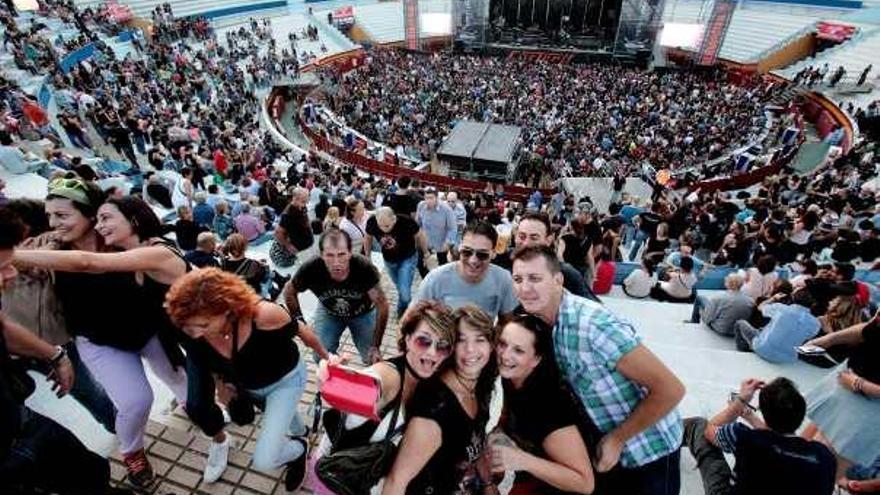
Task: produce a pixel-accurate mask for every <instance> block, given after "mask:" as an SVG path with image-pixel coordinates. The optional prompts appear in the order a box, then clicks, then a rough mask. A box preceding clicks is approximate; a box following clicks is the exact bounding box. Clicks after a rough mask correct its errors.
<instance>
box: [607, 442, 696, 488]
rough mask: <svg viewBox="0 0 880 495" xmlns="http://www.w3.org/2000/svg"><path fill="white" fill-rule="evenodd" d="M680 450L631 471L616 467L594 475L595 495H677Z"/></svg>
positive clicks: (679, 474) (679, 481) (679, 484)
mask: <svg viewBox="0 0 880 495" xmlns="http://www.w3.org/2000/svg"><path fill="white" fill-rule="evenodd" d="M680 457H681V450H680V449H679V450H676V451H675V452H672V453H671V454H669V455H666V456H664V457H661V458H659V459H657V460H655V461H653V462H650V463H648V464H645V465H644V466H638V467H633V468H624V467H621V466H620V465H619V464H618V465H617V466H616V467H615V468H614V469H612V470H611V471H610V472H608V473H602V474H599V475H598V476H597V479H596V487H597V490H596V492H594V494H595V495H617V494H626V495H678V493H679V492H680V490H681V468H680V467H679V461H680Z"/></svg>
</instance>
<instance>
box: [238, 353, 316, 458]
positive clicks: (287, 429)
mask: <svg viewBox="0 0 880 495" xmlns="http://www.w3.org/2000/svg"><path fill="white" fill-rule="evenodd" d="M306 375H307V372H306V365H305V363H304V362H303V360H302V359H300V361H299V364H297V365H296V368H294V369H293V370H291V372H290V373H288V374H287V375H285V376H284V378H282V379H280V380H278V381H277V382H275V383H273V384H271V385H268V386H266V387H263V388H260V389H256V390H248V391H247V394H248V395H250V396H251V397H253V398H254V399H256V400H260V401H265V404H266V405H265V407H264V409H263V423H262V428H261V429H260V434H259V436H258V437H257V445H256V447H255V449H254V456H253V461H254V468H255V469H257V470H260V471H271V470H273V469H277V468H279V467H281V466H283V465H285V464H287V463H288V462H290V461H292V460H294V459H296V458H297V457H299V456H301V455H303V454H304V453H305V452H304V450H303V444H302V443H300V442H298V441H295V440H292V439H290V438H289V437H288V436H287V435H288V434H292V435H294V436H301V435H304V434H305V433H306V428H305V425H304V424H303V422H302V418H300V417H299V400H300V399H301V398H302V394H303V392H304V391H305V389H306Z"/></svg>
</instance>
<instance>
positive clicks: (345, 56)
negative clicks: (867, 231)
mask: <svg viewBox="0 0 880 495" xmlns="http://www.w3.org/2000/svg"><path fill="white" fill-rule="evenodd" d="M365 58H366V54H365V53H364V51H363V50H362V49H356V50H351V51H348V52H344V53H338V54H336V55H332V56H329V57H326V58H324V59H321V60H320V61H318V62H317V63H316V64H315V65H310V66H307V67H305V68H303V70H304V71H309V70H312V69H314V67H315V66H320V67H333V68H334V69H335V70H336V71H338V72H340V73H345V72H348V71H350V70H352V69H354V68H356V67H358V66H360V65H362V64H363V61H364V59H365ZM739 70H742V67H741V66H740V67H739ZM820 98H821V97H820ZM820 98H816V100H819V99H820ZM821 99H822V100H824V98H821ZM270 100H271V101H272V102H273V103H275V104H277V102H278V101H280V100H283V99H272V98H270ZM270 100H267V105H268V104H269V101H270ZM824 103H825V104H822V105H821V106H822V107H823V108H825V109H826V110H827V111H828V114H829V115H830V116H831V117H833V118H834V121H835V122H837V123H838V124H840V125H842V126H843V127H844V131H845V133H846V137H845V139H844V143H843V144H844V150H846V149H848V148H849V143H851V140H852V136H853V131H852V124H851V122H849V119H844V121H843V122H840V121H839V120H837V119H838V117H839V115H840V114H841V111H840V109H838V108H836V106H834V104H833V103H830V102H827V100H825V102H824ZM284 104H285V105H286V104H287V102H284ZM817 104H818V103H817ZM826 105H830V107H832V108H827V107H826ZM834 109H836V112H833V110H834ZM282 110H283V109H282ZM276 111H277V115H280V114H281V110H278V109H276ZM275 124H276V125H278V122H277V120H276V122H275ZM296 124H297V125H298V126H299V127H300V128H301V129H302V132H303V134H304V135H305V136H306V137H307V138H309V140H311V141H312V144H313V145H314V146H315V147H316V148H317V149H318V150H320V151H323V152H325V153H328V154H330V155H332V156H334V157H335V158H337V159H339V160H341V161H342V162H344V163H347V164H349V165H352V166H354V167H356V168H358V169H361V170H364V171H366V172H369V173H373V174H377V175H381V176H384V177H389V178H397V177H401V176H403V175H406V176H409V177H412V178H415V179H418V180H419V181H420V182H422V183H425V184H428V185H432V186H434V187H438V188H444V189H455V190H459V191H467V192H481V191H483V190H484V189H485V187H486V184H487V183H486V182H482V181H476V180H468V179H458V178H453V177H448V176H445V175H439V174H432V173H429V172H422V171H417V170H413V169H410V168H405V167H399V166H396V165H393V164H390V163H387V162H380V161H378V160H374V159H372V158H369V157H366V156H363V155H360V154H358V153H354V152H352V151H348V150H346V149H345V148H344V147H342V146H340V145H337V144H335V143H333V142H332V141H330V140H329V139H328V138H327V137H325V136H322V135H320V134H318V133H317V132H315V131H314V130H313V129H311V128H309V127H308V126H307V125H306V124H305V122H303V121H302V119H301V118H300V116H299V113H298V112H297V118H296ZM278 131H279V132H280V133H281V134H284V131H283V129H280V128H279V129H278ZM793 156H794V154H791V155H786V156H784V157H780V158H778V159H777V160H775V161H774V162H773V163H771V164H769V165H766V166H764V167H761V168H758V169H754V170H751V171H749V172H747V173H745V174H740V175H735V176H729V177H722V178H718V179H712V180H706V181H702V182H698V183H697V184H695V185H694V187H700V189H701V190H703V191H715V190H729V189H742V188H746V187H749V186H752V185H754V184H757V183H759V182H761V181H763V180H764V179H765V178H766V177H768V176H771V175H775V174H777V173H779V172H780V171H781V170H782V169H783V168H784V167H785V165H787V164H788V162H789V161H790V160H791V158H792V157H793ZM504 192H505V196H506V197H507V198H508V199H514V200H517V201H523V202H525V201H526V200H527V199H528V196H529V195H530V194H531V193H532V192H533V189H531V188H528V187H523V186H515V185H509V184H505V185H504ZM541 192H542V194H543V195H544V197H545V198H546V197H549V196H550V195H551V194H552V193H553V190H549V189H543V190H541Z"/></svg>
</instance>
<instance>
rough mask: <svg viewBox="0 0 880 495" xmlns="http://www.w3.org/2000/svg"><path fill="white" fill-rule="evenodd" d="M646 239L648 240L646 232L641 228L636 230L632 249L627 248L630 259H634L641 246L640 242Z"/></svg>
mask: <svg viewBox="0 0 880 495" xmlns="http://www.w3.org/2000/svg"><path fill="white" fill-rule="evenodd" d="M646 240H648V233H647V232H645V231H644V230H642V229H638V230H636V233H635V242H634V243H633V247H632V249H630V250H629V260H630V261H635V259H636V255H637V254H639V248H640V247H642V243H643V242H645V241H646Z"/></svg>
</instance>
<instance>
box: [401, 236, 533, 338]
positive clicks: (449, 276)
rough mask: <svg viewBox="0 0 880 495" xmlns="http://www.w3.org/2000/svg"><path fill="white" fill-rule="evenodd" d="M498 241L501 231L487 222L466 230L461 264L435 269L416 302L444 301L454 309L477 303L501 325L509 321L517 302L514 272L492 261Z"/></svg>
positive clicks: (461, 251)
mask: <svg viewBox="0 0 880 495" xmlns="http://www.w3.org/2000/svg"><path fill="white" fill-rule="evenodd" d="M497 241H498V232H497V231H496V230H495V227H493V226H492V225H491V224H489V223H487V222H477V223H475V224H472V225H469V226H468V227H466V228H465V230H464V236H463V237H462V240H461V245H460V247H459V249H458V253H459V258H458V261H457V262H455V263H448V264H446V265H443V266H439V267H437V268H435V269H434V270H431V272H430V273H428V276H427V277H425V279H424V280H423V281H422V285H420V286H419V291H418V293H417V294H416V296H415V297H414V298H413V303H417V302H419V301H421V300H433V301H440V302H442V303H443V304H445V305H447V306H449V307H450V308H453V309H456V308H460V307H462V306H464V305H466V304H476V305H477V306H479V307H480V308H481V309H482V310H483V311H485V312H486V314H488V315H489V316H490V317H492V318H498V321H499V323H504V322H506V321H507V320H509V319H510V318H511V317H512V316H513V310H514V309H515V308H516V305H517V301H516V297H515V296H514V293H513V283H512V281H511V278H510V273H508V272H507V271H506V270H504V269H503V268H501V267H500V266H497V265H493V264H492V262H491V261H492V258H493V257H494V256H495V243H496V242H497Z"/></svg>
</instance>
